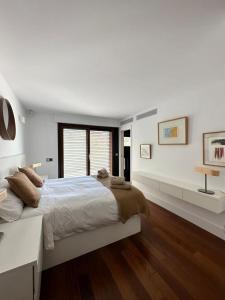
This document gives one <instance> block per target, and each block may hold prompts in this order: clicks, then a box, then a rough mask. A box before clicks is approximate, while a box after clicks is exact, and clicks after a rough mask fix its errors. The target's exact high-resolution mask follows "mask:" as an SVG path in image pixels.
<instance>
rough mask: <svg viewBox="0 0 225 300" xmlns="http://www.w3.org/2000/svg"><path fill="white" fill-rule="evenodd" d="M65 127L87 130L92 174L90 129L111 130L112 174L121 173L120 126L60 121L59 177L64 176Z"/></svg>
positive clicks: (88, 163)
mask: <svg viewBox="0 0 225 300" xmlns="http://www.w3.org/2000/svg"><path fill="white" fill-rule="evenodd" d="M64 129H83V130H87V151H86V152H87V174H88V175H89V174H90V159H89V154H90V130H95V131H98V130H99V131H110V132H111V133H112V175H113V176H118V175H119V128H118V127H107V126H95V125H85V124H71V123H58V177H59V178H63V177H64V139H63V138H64V136H63V130H64Z"/></svg>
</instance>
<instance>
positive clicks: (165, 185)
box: [132, 171, 225, 214]
mask: <svg viewBox="0 0 225 300" xmlns="http://www.w3.org/2000/svg"><path fill="white" fill-rule="evenodd" d="M132 180H135V181H138V182H140V183H142V184H146V185H147V186H149V187H150V188H153V189H155V190H158V191H160V192H162V193H165V194H168V195H170V196H173V197H175V198H177V199H180V200H183V201H186V202H189V203H191V204H194V205H197V206H199V207H202V208H204V209H206V210H209V211H212V212H214V213H217V214H220V213H222V212H223V211H225V193H223V192H221V191H215V194H214V195H208V194H203V193H201V192H199V191H198V188H199V187H198V186H196V185H192V184H189V183H185V182H182V181H179V180H175V179H171V178H168V177H164V176H161V175H158V174H151V173H147V172H138V171H136V172H133V174H132Z"/></svg>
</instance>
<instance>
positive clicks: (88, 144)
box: [58, 123, 119, 177]
mask: <svg viewBox="0 0 225 300" xmlns="http://www.w3.org/2000/svg"><path fill="white" fill-rule="evenodd" d="M58 150H59V177H72V176H86V175H96V174H97V171H98V170H99V169H101V168H106V169H107V170H108V171H109V172H110V173H111V174H113V175H118V159H119V157H118V128H112V127H97V126H86V125H74V124H64V123H59V124H58Z"/></svg>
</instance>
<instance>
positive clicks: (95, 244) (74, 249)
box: [43, 215, 141, 270]
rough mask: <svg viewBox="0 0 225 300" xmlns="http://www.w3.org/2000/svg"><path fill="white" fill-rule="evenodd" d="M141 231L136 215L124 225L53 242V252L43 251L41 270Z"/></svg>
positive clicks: (103, 228) (118, 224)
mask: <svg viewBox="0 0 225 300" xmlns="http://www.w3.org/2000/svg"><path fill="white" fill-rule="evenodd" d="M140 231H141V220H140V217H139V216H138V215H135V216H133V217H132V218H130V219H129V220H128V221H127V222H126V223H125V224H122V223H116V224H113V225H109V226H104V227H101V228H98V229H95V230H92V231H85V232H82V233H78V234H74V235H72V236H70V237H68V238H65V239H62V240H59V241H56V242H55V248H54V250H44V263H43V270H46V269H49V268H52V267H54V266H56V265H59V264H62V263H64V262H66V261H69V260H71V259H74V258H76V257H78V256H80V255H83V254H86V253H88V252H91V251H94V250H96V249H99V248H101V247H104V246H106V245H109V244H111V243H114V242H116V241H119V240H121V239H123V238H126V237H128V236H131V235H133V234H136V233H138V232H140Z"/></svg>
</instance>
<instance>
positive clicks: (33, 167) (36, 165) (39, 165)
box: [30, 162, 41, 170]
mask: <svg viewBox="0 0 225 300" xmlns="http://www.w3.org/2000/svg"><path fill="white" fill-rule="evenodd" d="M30 167H31V168H32V169H34V170H36V169H37V168H39V167H41V163H40V162H38V163H34V164H32V165H30Z"/></svg>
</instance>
